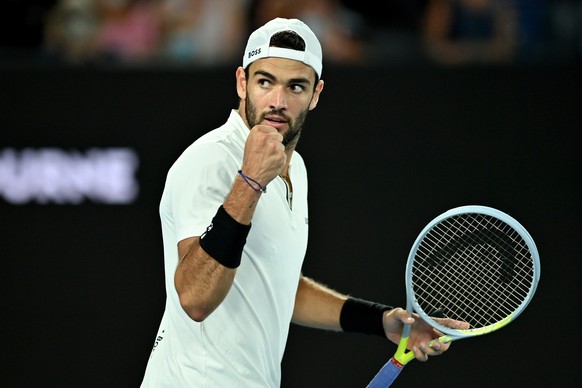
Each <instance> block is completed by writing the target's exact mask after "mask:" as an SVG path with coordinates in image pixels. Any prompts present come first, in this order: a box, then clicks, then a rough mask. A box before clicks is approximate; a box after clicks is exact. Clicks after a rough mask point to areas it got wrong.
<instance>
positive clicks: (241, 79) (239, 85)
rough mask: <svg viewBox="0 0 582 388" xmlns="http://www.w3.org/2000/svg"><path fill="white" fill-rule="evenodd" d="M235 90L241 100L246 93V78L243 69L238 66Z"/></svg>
mask: <svg viewBox="0 0 582 388" xmlns="http://www.w3.org/2000/svg"><path fill="white" fill-rule="evenodd" d="M236 92H237V94H238V97H239V98H240V99H241V100H244V99H245V98H246V95H247V78H246V76H245V69H243V68H242V67H241V66H239V67H238V68H237V69H236Z"/></svg>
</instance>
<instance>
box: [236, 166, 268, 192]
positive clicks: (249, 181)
mask: <svg viewBox="0 0 582 388" xmlns="http://www.w3.org/2000/svg"><path fill="white" fill-rule="evenodd" d="M238 173H239V174H240V176H242V177H243V179H244V180H245V182H247V184H248V185H249V186H250V187H251V188H252V189H253V190H255V191H256V192H259V193H266V192H267V186H266V185H265V186H262V185H261V184H260V183H259V182H257V181H256V180H254V179H253V178H251V177H249V176H246V175H245V174H244V173H243V172H242V170H238ZM255 185H256V186H258V187H256V186H255Z"/></svg>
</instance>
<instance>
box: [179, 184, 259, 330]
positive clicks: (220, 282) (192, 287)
mask: <svg viewBox="0 0 582 388" xmlns="http://www.w3.org/2000/svg"><path fill="white" fill-rule="evenodd" d="M259 198H260V193H258V192H256V191H255V190H253V189H252V188H251V187H250V186H249V185H248V184H247V183H246V182H245V181H244V180H243V179H242V178H241V177H240V176H238V175H237V177H236V178H235V181H234V183H233V186H232V190H231V192H230V194H229V195H228V196H227V198H226V199H225V202H224V204H223V207H224V210H223V211H219V212H217V216H215V219H214V220H213V223H216V221H217V220H216V218H217V217H218V216H219V213H220V215H221V219H222V220H223V223H224V222H226V225H225V226H223V227H222V228H220V227H219V225H215V226H214V227H213V229H214V228H215V229H216V230H214V231H209V232H207V233H221V234H220V235H217V236H206V238H212V239H213V240H215V241H216V240H218V241H219V242H220V244H221V245H228V244H222V241H223V240H229V239H233V237H237V236H236V235H235V236H229V235H228V234H227V235H225V234H224V232H222V230H221V229H225V228H226V230H227V231H228V230H230V229H231V228H235V230H236V229H237V228H239V226H238V225H249V224H250V222H251V219H252V216H253V214H254V211H255V208H256V205H257V202H258V200H259ZM209 223H210V220H209ZM247 233H248V231H247ZM243 237H245V238H246V236H243ZM240 238H241V237H240V236H239V237H238V239H239V240H240ZM235 240H236V239H235ZM207 241H208V240H207ZM224 242H225V243H227V241H224ZM233 243H234V249H233V250H221V251H217V250H214V249H209V248H212V244H211V245H209V243H207V244H206V245H204V244H201V239H200V237H191V238H187V239H185V240H182V241H180V242H179V243H178V254H179V262H178V266H177V268H176V272H175V276H174V284H175V287H176V291H177V292H178V295H179V297H180V303H181V305H182V307H183V309H184V311H186V313H187V314H188V315H189V316H190V317H191V318H192V319H193V320H195V321H198V322H199V321H203V320H204V319H206V317H208V315H210V314H211V313H212V312H213V311H214V310H215V309H216V308H217V307H218V306H219V305H220V303H222V301H223V300H224V298H225V297H226V295H227V294H228V291H229V290H230V287H231V286H232V283H233V281H234V276H235V274H236V268H237V267H238V263H240V259H241V252H242V246H241V245H240V244H241V243H240V242H239V243H237V242H236V241H234V242H233ZM237 245H238V248H239V249H238V251H237V249H236V248H237ZM205 248H206V250H205ZM207 250H208V252H207ZM234 256H236V257H234Z"/></svg>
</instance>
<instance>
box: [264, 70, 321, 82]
mask: <svg viewBox="0 0 582 388" xmlns="http://www.w3.org/2000/svg"><path fill="white" fill-rule="evenodd" d="M254 75H255V76H263V77H265V78H269V79H270V80H272V81H276V80H277V77H275V76H274V75H273V74H271V73H269V72H268V71H264V70H257V71H255V74H254ZM287 83H288V84H306V85H311V81H310V80H309V79H308V78H304V77H300V78H291V79H290V80H288V81H287Z"/></svg>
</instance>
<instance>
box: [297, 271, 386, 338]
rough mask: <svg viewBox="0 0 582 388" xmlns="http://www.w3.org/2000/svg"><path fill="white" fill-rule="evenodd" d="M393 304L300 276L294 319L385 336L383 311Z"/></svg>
mask: <svg viewBox="0 0 582 388" xmlns="http://www.w3.org/2000/svg"><path fill="white" fill-rule="evenodd" d="M392 309H393V307H391V306H388V305H384V304H381V303H375V302H370V301H367V300H363V299H359V298H354V297H351V296H348V295H344V294H341V293H339V292H337V291H334V290H332V289H330V288H329V287H327V286H325V285H323V284H320V283H317V282H315V281H314V280H312V279H309V278H307V277H305V276H301V278H300V280H299V287H298V289H297V295H296V297H295V309H294V311H293V323H296V324H299V325H303V326H308V327H313V328H318V329H325V330H333V331H344V332H350V333H362V334H373V335H377V336H380V337H385V335H386V334H385V330H384V326H383V325H384V314H385V312H386V311H388V310H392Z"/></svg>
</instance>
